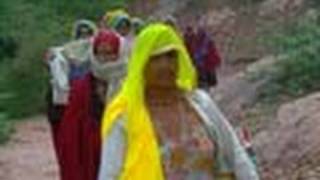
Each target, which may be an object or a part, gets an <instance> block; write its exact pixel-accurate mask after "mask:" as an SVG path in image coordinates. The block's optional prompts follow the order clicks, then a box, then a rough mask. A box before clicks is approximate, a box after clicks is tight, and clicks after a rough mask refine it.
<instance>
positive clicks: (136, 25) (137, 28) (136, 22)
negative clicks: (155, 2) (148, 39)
mask: <svg viewBox="0 0 320 180" xmlns="http://www.w3.org/2000/svg"><path fill="white" fill-rule="evenodd" d="M131 22H132V26H133V30H134V33H135V34H138V33H139V32H141V30H142V29H143V27H144V26H145V23H144V21H143V20H142V19H140V18H138V17H134V18H132V20H131Z"/></svg>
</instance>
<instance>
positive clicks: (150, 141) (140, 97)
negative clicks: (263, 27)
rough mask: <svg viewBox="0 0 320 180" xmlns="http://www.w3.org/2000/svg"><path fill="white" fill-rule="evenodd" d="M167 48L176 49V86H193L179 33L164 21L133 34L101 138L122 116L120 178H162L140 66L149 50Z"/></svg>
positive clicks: (146, 61) (165, 50)
mask: <svg viewBox="0 0 320 180" xmlns="http://www.w3.org/2000/svg"><path fill="white" fill-rule="evenodd" d="M171 50H176V51H177V53H178V58H177V60H178V73H177V74H178V75H177V79H176V83H177V86H178V87H179V88H180V89H182V90H184V91H191V90H193V89H194V88H195V85H196V74H195V70H194V68H193V66H192V63H191V59H190V57H189V55H188V53H187V50H186V48H185V47H184V45H183V41H182V40H181V39H180V37H179V35H177V34H176V32H175V30H173V28H172V27H169V26H168V25H164V24H153V25H149V26H148V27H146V28H145V29H144V30H143V31H142V32H141V33H140V34H139V36H138V37H137V39H136V44H135V46H134V49H133V52H132V53H133V54H132V56H131V59H130V61H129V68H128V70H129V71H128V75H127V77H126V79H125V81H124V84H123V87H122V90H121V91H120V93H119V94H118V95H117V96H116V98H115V99H114V100H113V101H112V102H111V104H110V105H109V106H108V109H107V110H106V112H105V114H104V118H103V122H102V137H103V138H108V136H109V134H110V130H111V128H112V126H113V124H114V123H115V121H116V120H117V119H118V116H120V115H125V117H126V125H125V128H126V131H127V136H128V137H127V143H128V148H127V154H126V155H125V157H126V158H125V163H124V164H125V165H124V167H123V168H122V169H123V172H122V173H121V175H120V179H132V180H141V179H157V180H162V179H164V176H163V171H162V165H161V160H160V150H159V147H158V142H157V138H156V135H155V132H154V130H153V125H152V120H151V118H150V115H149V113H148V110H147V107H146V105H145V103H144V102H145V101H144V89H145V86H144V84H145V82H144V80H145V77H144V70H145V67H146V65H147V63H148V61H149V60H150V57H151V56H152V55H153V54H159V53H160V54H161V53H166V52H168V51H171Z"/></svg>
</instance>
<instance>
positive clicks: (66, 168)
mask: <svg viewBox="0 0 320 180" xmlns="http://www.w3.org/2000/svg"><path fill="white" fill-rule="evenodd" d="M95 81H96V80H95V78H94V77H93V76H92V75H87V76H85V77H84V78H83V79H80V80H75V81H74V82H73V84H72V88H71V93H70V103H69V105H68V106H67V107H66V109H65V112H64V115H63V117H62V120H61V122H59V126H58V127H57V128H59V129H58V131H57V132H58V134H57V135H56V136H55V139H56V143H55V144H56V150H57V156H58V162H59V165H60V171H61V172H60V174H61V180H96V179H97V174H98V169H99V164H100V146H101V140H100V119H101V118H100V117H101V115H102V109H103V104H102V103H100V104H99V105H98V104H97V103H96V96H94V92H95V90H94V89H95V85H94V84H95ZM97 106H99V107H97ZM100 109H101V112H97V111H98V110H100ZM97 114H98V116H97Z"/></svg>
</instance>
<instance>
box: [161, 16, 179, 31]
mask: <svg viewBox="0 0 320 180" xmlns="http://www.w3.org/2000/svg"><path fill="white" fill-rule="evenodd" d="M162 19H163V20H162V21H163V22H164V23H166V24H168V25H170V26H172V27H174V28H175V27H176V26H177V24H178V22H177V19H176V18H175V17H173V16H172V15H167V16H165V17H163V18H162Z"/></svg>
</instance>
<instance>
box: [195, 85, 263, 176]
mask: <svg viewBox="0 0 320 180" xmlns="http://www.w3.org/2000/svg"><path fill="white" fill-rule="evenodd" d="M195 99H196V101H198V102H197V104H199V106H200V107H201V111H204V114H205V115H206V116H207V118H208V119H209V120H210V121H208V122H207V123H206V125H207V126H209V128H210V129H212V131H214V134H215V136H216V138H217V141H218V146H219V148H218V151H219V152H218V157H217V158H218V165H219V166H220V167H219V171H220V172H221V173H225V172H228V171H229V172H230V171H231V172H233V173H234V175H235V176H236V179H237V180H258V179H259V176H258V173H257V171H256V167H255V166H254V164H253V163H252V161H251V160H250V158H249V156H248V154H247V152H246V151H245V149H244V148H243V147H242V145H241V144H240V142H239V139H238V138H237V136H236V133H235V131H234V129H233V128H232V126H231V124H230V123H229V121H228V120H227V119H226V118H225V116H224V115H223V114H222V112H221V111H220V109H219V108H218V106H217V105H216V104H215V103H214V102H213V100H212V99H211V98H210V97H209V95H207V94H206V93H205V92H203V91H200V90H199V91H198V92H197V95H196V98H195Z"/></svg>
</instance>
